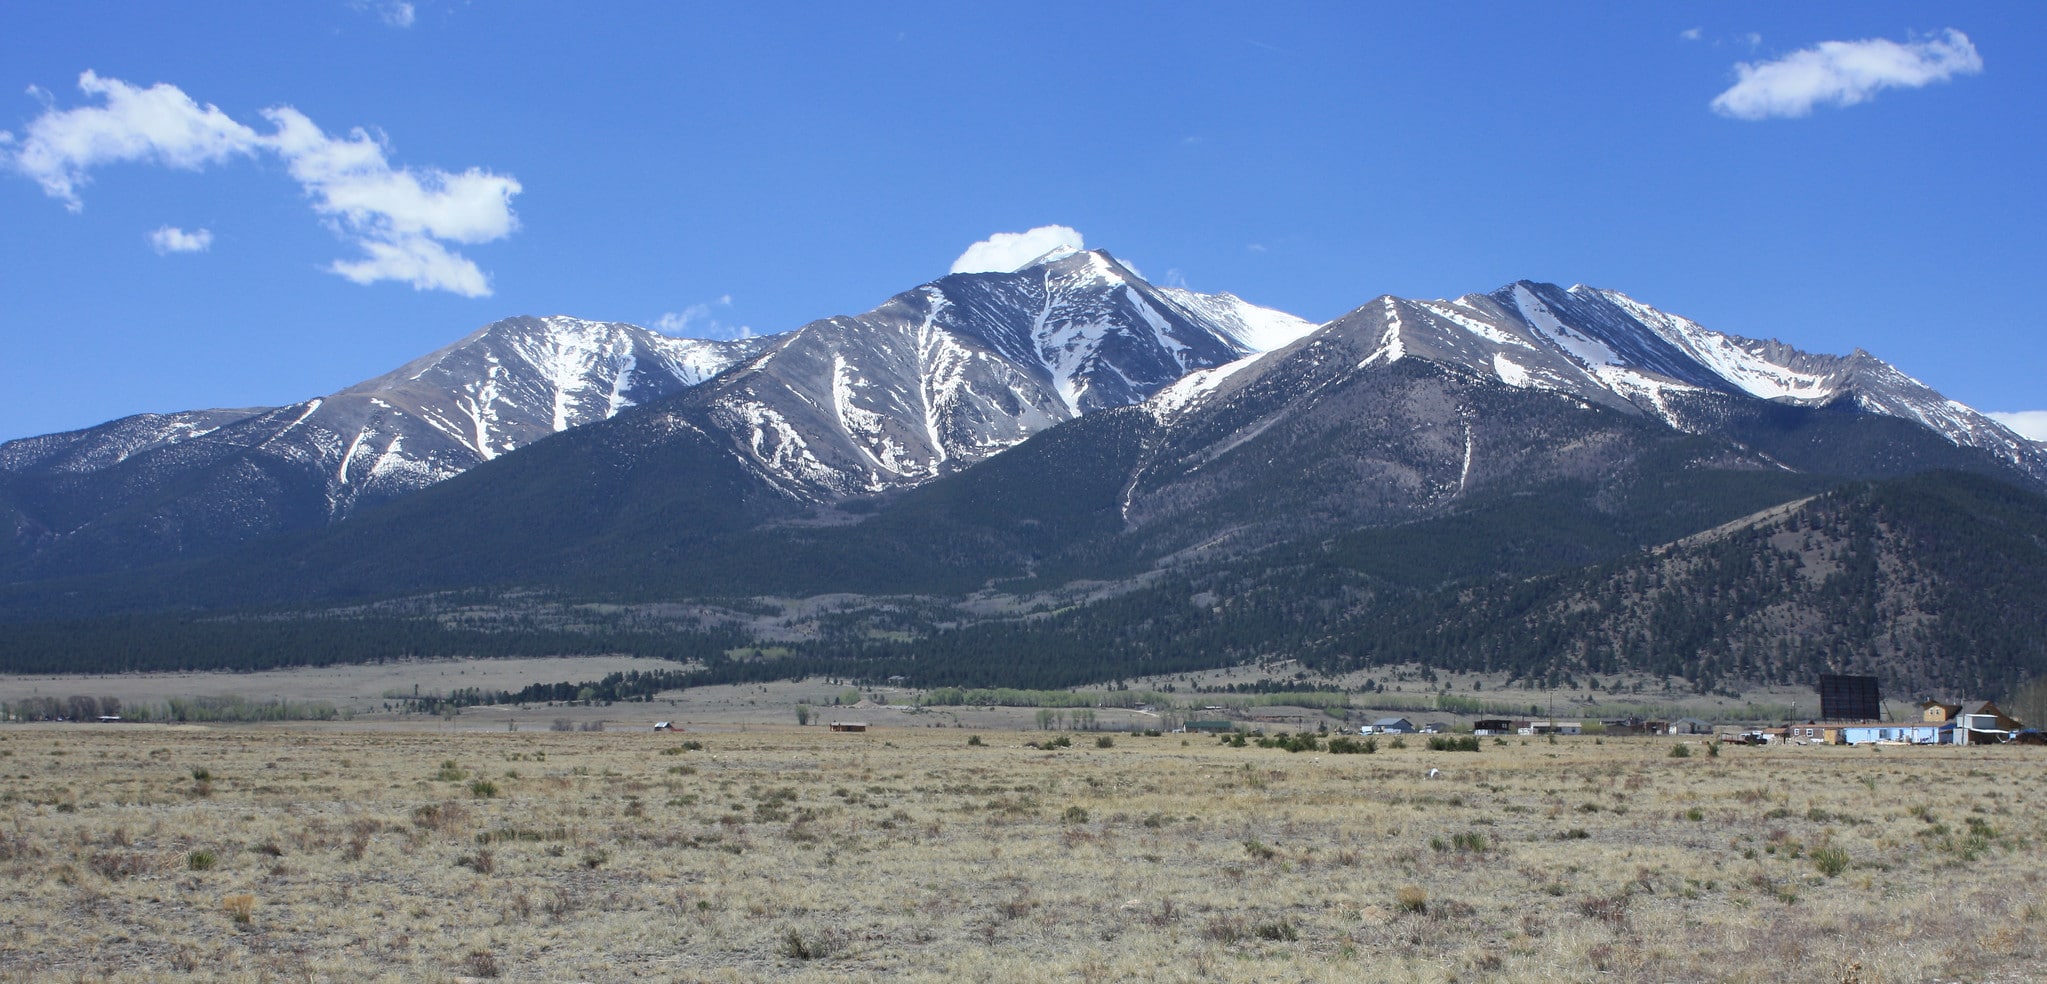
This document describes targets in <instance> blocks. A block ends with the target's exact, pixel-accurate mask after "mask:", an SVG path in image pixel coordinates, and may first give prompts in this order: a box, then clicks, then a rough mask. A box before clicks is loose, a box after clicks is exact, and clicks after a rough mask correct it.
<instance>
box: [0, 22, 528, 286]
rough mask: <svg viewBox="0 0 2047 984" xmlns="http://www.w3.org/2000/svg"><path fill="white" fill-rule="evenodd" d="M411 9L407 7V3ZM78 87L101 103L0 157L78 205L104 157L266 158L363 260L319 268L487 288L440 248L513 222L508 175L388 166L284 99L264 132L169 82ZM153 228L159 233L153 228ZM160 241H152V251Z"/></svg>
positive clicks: (373, 141) (380, 150)
mask: <svg viewBox="0 0 2047 984" xmlns="http://www.w3.org/2000/svg"><path fill="white" fill-rule="evenodd" d="M408 9H409V8H408ZM78 86H79V88H80V89H81V90H83V91H84V92H85V93H86V94H87V95H88V96H98V97H100V98H101V100H102V102H103V105H99V106H86V107H81V108H78V109H70V110H59V109H56V108H55V107H54V106H52V107H49V108H47V109H46V110H45V111H44V113H43V114H42V115H41V116H39V117H37V118H36V119H35V120H34V121H33V122H31V123H30V124H29V127H28V130H27V133H26V135H25V137H24V138H23V139H22V140H20V141H18V144H19V147H18V149H13V148H15V146H16V144H17V141H14V140H12V139H7V140H0V164H4V165H6V166H8V167H11V168H12V169H14V170H16V171H20V172H21V173H23V174H25V175H27V176H28V177H30V178H33V179H35V180H36V181H37V182H38V183H39V184H41V185H42V186H43V191H44V192H45V193H47V194H49V195H50V196H51V197H53V198H60V199H63V200H64V202H65V204H66V206H67V207H69V208H71V209H72V210H73V211H76V210H78V209H79V208H81V207H82V203H81V201H80V199H79V197H78V189H79V187H80V186H81V185H83V184H84V183H85V181H86V178H87V172H88V171H89V170H90V169H92V168H94V167H98V166H101V165H104V164H112V163H125V162H141V163H155V164H162V165H166V166H170V167H182V168H190V169H194V170H196V169H198V168H201V167H204V166H205V165H207V164H213V163H218V162H220V161H223V160H226V159H227V158H229V157H233V156H237V155H245V154H256V153H267V154H274V155H276V156H277V157H278V158H279V159H281V160H283V162H284V163H285V166H286V169H287V170H288V171H289V172H290V173H291V176H292V177H293V178H294V179H296V180H297V181H298V182H299V185H300V187H302V188H304V189H305V192H306V194H307V196H308V197H309V198H311V199H312V202H313V210H314V211H315V212H317V213H319V214H320V215H321V216H322V217H324V218H325V219H326V220H327V221H328V222H329V224H330V225H331V226H332V227H333V228H334V230H335V231H336V233H337V234H339V235H341V236H342V237H343V238H346V239H348V240H350V241H352V242H353V243H354V244H355V245H356V246H358V247H360V248H361V249H362V251H363V253H364V254H365V256H364V258H363V259H359V260H353V261H336V262H335V263H333V264H331V265H330V266H329V267H328V269H329V270H330V271H332V272H334V273H336V274H339V275H341V276H343V277H347V278H348V279H349V280H352V281H354V282H356V283H359V284H369V283H376V282H378V281H382V280H395V281H399V282H402V283H408V284H411V285H412V286H413V287H415V288H417V289H421V290H447V291H453V292H455V293H457V294H462V295H464V296H467V297H481V296H485V295H488V294H489V293H490V283H489V280H488V278H487V277H485V276H484V274H483V271H482V270H481V269H479V268H478V267H477V266H476V264H475V263H473V262H471V261H470V260H469V259H468V258H467V257H464V256H462V255H460V254H458V253H455V252H453V251H451V250H450V249H449V248H448V247H447V245H446V243H465V244H471V243H486V242H490V241H492V240H495V239H501V238H503V237H505V236H508V235H510V234H511V233H512V232H513V231H514V230H516V229H517V228H518V225H519V223H518V219H517V217H516V216H515V215H513V213H512V198H513V196H515V195H517V194H519V192H520V191H521V190H522V189H521V187H520V184H519V182H518V180H517V179H515V178H512V177H509V176H506V175H499V174H492V173H490V172H488V171H484V170H480V169H477V168H470V169H469V170H467V171H463V172H462V173H460V174H453V173H450V172H447V171H442V170H439V169H437V168H423V169H415V168H409V167H394V166H393V165H392V164H391V161H390V159H389V157H388V156H387V155H386V150H387V148H386V147H385V145H384V143H383V142H382V141H381V140H379V139H377V138H375V137H372V136H371V135H370V134H369V133H368V132H367V131H365V130H363V129H362V128H360V127H358V128H356V129H353V130H350V131H349V132H348V135H347V136H345V137H334V136H330V135H329V134H327V133H326V132H325V131H323V130H321V129H320V127H319V126H318V125H316V124H315V123H314V122H313V121H312V120H311V119H309V118H307V117H306V115H305V114H304V113H301V112H299V111H298V110H296V109H293V108H291V107H289V106H277V107H273V108H270V109H266V110H264V111H263V117H264V118H265V119H266V120H268V121H269V122H270V124H271V126H273V127H274V128H275V131H274V132H272V133H269V134H263V133H258V132H257V131H256V130H254V129H252V128H250V127H248V126H245V125H243V124H241V123H239V122H236V121H235V120H233V119H232V118H230V117H229V116H228V115H227V114H225V113H223V112H221V111H220V109H219V108H218V107H215V106H211V105H208V106H204V107H201V106H200V105H199V104H197V103H196V102H194V101H193V100H192V99H191V97H189V96H187V95H185V93H184V92H182V91H180V90H179V89H178V88H177V87H176V86H172V85H166V84H158V85H155V86H152V87H150V88H148V89H139V88H136V87H135V86H131V85H129V84H127V83H125V82H122V81H120V80H118V79H101V78H100V77H99V76H98V75H95V74H94V73H92V72H90V71H88V72H86V73H85V74H84V75H82V76H80V77H79V81H78ZM159 232H161V230H159ZM159 248H161V247H159Z"/></svg>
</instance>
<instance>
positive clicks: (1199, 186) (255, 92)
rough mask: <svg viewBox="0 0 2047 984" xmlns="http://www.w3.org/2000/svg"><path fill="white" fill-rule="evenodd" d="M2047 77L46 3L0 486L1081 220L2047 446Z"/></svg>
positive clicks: (697, 321) (10, 35) (787, 313)
mask: <svg viewBox="0 0 2047 984" xmlns="http://www.w3.org/2000/svg"><path fill="white" fill-rule="evenodd" d="M742 8H743V9H742ZM2043 41H2047V6H2042V5H2036V4H1983V5H1972V4H1955V3H1941V4H1935V3H1880V2H1874V3H1852V4H1850V3H1837V4H1778V3H1771V4H1739V3H1715V4H1704V3H1698V4H1688V3H1660V4H1575V5H1574V4H1519V3H1512V4H1510V3H1499V4H1456V3H1451V4H1398V5H1394V4H1387V5H1360V4H1326V5H1320V4H1257V5H1244V4H1201V3H1173V4H1167V3H1159V4H1146V3H1121V4H1099V3H1097V4H1065V3H1036V4H1021V5H1019V4H1008V5H999V6H998V5H982V4H956V3H940V4H872V5H868V4H814V5H794V4H759V5H738V4H716V5H713V4H702V5H699V4H683V3H664V4H653V3H646V4H628V3H620V4H579V5H571V4H560V3H543V2H519V0H502V2H493V0H474V2H467V3H455V2H440V0H413V2H412V3H410V4H404V3H398V2H395V0H360V2H351V0H303V2H294V3H285V4H280V3H272V2H262V3H232V2H226V0H222V2H210V3H204V4H131V3H92V2H79V0H66V2H44V0H10V2H9V3H7V4H5V5H0V131H5V132H6V133H7V136H6V137H5V138H0V161H4V164H0V352H4V353H5V356H4V358H0V386H4V387H5V392H6V393H7V396H6V398H5V399H4V400H0V439H6V438H12V437H20V436H25V435H29V434H35V433H44V432H49V431H55V430H62V429H69V428H74V427H82V426H88V425H91V424H95V423H98V422H100V421H104V420H108V419H111V418H114V417H118V416H123V415H126V414H130V413H137V412H142V411H150V410H176V409H189V408H196V407H207V406H246V405H269V404H281V403H287V402H292V401H296V400H299V399H304V398H306V397H310V396H315V395H319V394H323V393H327V392H331V391H333V390H336V389H339V388H341V387H343V386H345V385H347V384H349V383H352V382H355V381H357V380H360V379H363V378H367V377H369V376H373V375H377V374H379V373H382V372H385V371H388V370H389V369H392V368H394V367H396V366H398V365H399V364H401V363H403V362H405V361H407V360H408V359H410V358H413V357H415V356H417V355H419V354H421V353H424V352H426V351H429V350H431V349H433V348H437V347H439V346H441V345H445V344H447V343H449V342H451V341H453V340H455V339H456V338H459V337H460V336H462V335H463V334H465V333H467V332H469V331H471V330H473V329H474V328H476V327H478V326H480V325H482V324H485V323H487V322H490V321H493V320H496V319H498V318H501V317H507V316H511V315H516V314H572V315H576V316H580V317H587V318H596V319H605V320H620V321H631V322H635V323H639V324H647V325H654V324H666V325H667V326H669V328H670V329H671V330H674V331H677V332H686V333H699V334H706V333H719V332H737V331H740V330H751V331H752V332H754V333H768V332H775V331H783V330H787V329H790V328H794V327H797V326H798V325H801V324H802V323H804V322H806V321H809V320H811V319H814V318H819V317H826V316H829V315H833V314H840V313H852V312H858V311H863V310H866V309H867V308H870V307H872V306H874V305H875V304H877V303H879V302H880V301H882V300H883V299H885V298H886V297H888V296H889V295H890V294H892V293H895V292H896V291H899V290H902V289H905V288H908V287H911V286H914V285H915V284H918V283H921V282H923V281H926V280H930V279H932V278H935V277H938V276H941V275H943V274H944V273H945V272H946V271H947V270H948V269H949V268H950V266H951V264H952V263H953V261H954V259H955V258H956V257H958V256H959V255H960V254H961V252H962V251H963V250H964V249H966V248H967V247H968V246H969V244H972V243H974V242H976V241H978V240H982V239H985V238H987V237H989V236H990V235H991V234H993V233H997V232H1020V231H1023V230H1026V229H1030V228H1033V227H1037V226H1043V225H1048V224H1053V223H1057V224H1062V225H1066V226H1070V227H1072V228H1074V229H1077V230H1079V231H1080V232H1081V233H1082V234H1083V235H1084V236H1085V237H1086V241H1087V244H1088V245H1089V246H1094V247H1104V248H1107V249H1109V250H1110V251H1112V252H1115V253H1116V254H1117V255H1119V256H1123V257H1126V258H1128V259H1129V260H1131V261H1133V262H1134V263H1135V264H1136V265H1137V266H1138V267H1139V268H1141V269H1142V271H1143V272H1144V273H1145V274H1146V275H1147V276H1149V277H1151V278H1152V279H1154V280H1158V281H1161V282H1175V283H1184V284H1185V285H1187V286H1190V287H1193V288H1195V289H1199V290H1210V291H1219V290H1228V291H1232V292H1235V293H1237V294H1239V295H1241V296H1243V297H1246V298H1248V299H1250V300H1253V301H1256V302H1258V303H1261V304H1266V305H1269V306H1273V307H1278V308H1282V309H1285V310H1288V311H1291V312H1293V313H1295V314H1298V315H1301V316H1303V317H1307V318H1310V319H1314V320H1318V321H1319V320H1326V319H1329V318H1334V317H1336V316H1338V315H1341V314H1343V313H1344V312H1345V311H1348V310H1349V309H1351V308H1353V307H1356V306H1358V305H1360V304H1363V303H1365V302H1366V301H1368V300H1370V299H1371V298H1372V297H1374V296H1376V295H1378V294H1382V293H1394V294H1399V295H1402V296H1421V297H1441V296H1454V295H1457V294H1462V293H1467V292H1471V291H1484V290H1490V289H1492V288H1494V287H1497V286H1499V285H1501V284H1503V283H1506V282H1509V281H1512V280H1516V279H1522V278H1527V279H1535V280H1548V281H1555V282H1559V283H1565V284H1569V283H1579V282H1582V283H1589V284H1593V285H1596V286H1600V287H1608V288H1613V289H1617V290H1622V291H1625V292H1627V293H1629V294H1632V295H1634V296H1635V297H1637V298H1638V299H1640V300H1643V301H1645V302H1648V303H1651V304H1654V305H1656V306H1658V307H1661V308H1664V309H1666V310H1670V311H1674V312H1676V313H1679V314H1683V315H1686V316H1688V317H1691V318H1693V319H1695V320H1697V321H1700V322H1701V323H1703V324H1705V325H1706V326H1708V327H1711V328H1716V329H1719V330H1723V331H1728V332H1733V333H1736V334H1742V335H1749V336H1755V337H1776V338H1781V339H1783V340H1785V341H1787V342H1791V343H1793V344H1795V345H1798V346H1799V347H1802V348H1806V349H1808V350H1813V351H1822V352H1836V353H1841V352H1847V351H1849V350H1851V349H1853V348H1856V347H1862V348H1866V349H1868V350H1870V351H1872V352H1874V353H1875V354H1877V355H1879V356H1881V357H1883V358H1886V359H1888V360H1890V361H1892V362H1894V363H1896V364H1897V365H1899V366H1900V367H1901V368H1903V369H1904V370H1905V371H1907V372H1909V373H1911V374H1913V375H1915V376H1918V377H1919V378H1921V379H1923V380H1925V381H1927V382H1928V383H1931V384H1932V385H1934V386H1936V387H1937V388H1939V389H1941V390H1942V391H1943V392H1945V393H1947V394H1948V395H1949V396H1951V397H1954V398H1956V399H1959V400H1962V401H1963V402H1966V403H1969V404H1971V405H1973V406H1976V407H1979V408H1981V409H1985V410H1993V411H2031V410H2047V384H2043V382H2042V380H2043V379H2047V355H2043V354H2042V348H2043V347H2042V344H2041V341H2042V339H2041V318H2040V315H2039V310H2040V308H2039V305H2038V303H2037V298H2036V294H2037V290H2038V288H2039V286H2040V285H2041V284H2042V283H2043V282H2047V262H2043V261H2047V246H2043V244H2042V235H2041V230H2042V229H2043V228H2047V187H2043V186H2047V181H2043V180H2042V179H2043V177H2047V174H2043V171H2047V167H2043V165H2042V162H2043V161H2047V146H2043V144H2047V131H2043V128H2042V127H2041V126H2040V123H2039V121H2040V120H2042V119H2047V60H2043V59H2041V58H2039V57H2038V51H2039V49H2040V47H2041V45H2042V42H2043ZM1830 42H1857V43H1859V42H1882V43H1880V44H1874V45H1862V44H1847V45H1842V44H1835V45H1833V46H1831V47H1829V46H1828V44H1829V43H1830ZM1744 66H1745V67H1744ZM88 72H90V73H92V74H91V75H90V76H87V75H86V73H88ZM180 100H183V102H180ZM1843 103H1846V104H1843ZM209 107H211V109H209ZM1801 110H1804V112H1803V113H1802V115H1801V114H1800V111H1801ZM358 130H359V131H360V132H358Z"/></svg>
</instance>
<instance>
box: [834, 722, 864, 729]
mask: <svg viewBox="0 0 2047 984" xmlns="http://www.w3.org/2000/svg"><path fill="white" fill-rule="evenodd" d="M832 730H833V731H866V730H867V722H865V721H833V722H832Z"/></svg>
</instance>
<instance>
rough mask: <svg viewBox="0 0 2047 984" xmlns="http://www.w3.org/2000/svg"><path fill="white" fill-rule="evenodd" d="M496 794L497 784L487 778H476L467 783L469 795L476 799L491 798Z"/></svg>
mask: <svg viewBox="0 0 2047 984" xmlns="http://www.w3.org/2000/svg"><path fill="white" fill-rule="evenodd" d="M497 794H498V784H497V783H494V782H492V781H490V780H488V779H478V780H476V781H475V782H472V783H470V784H469V795H471V796H474V797H476V798H477V799H492V798H494V797H496V796H497Z"/></svg>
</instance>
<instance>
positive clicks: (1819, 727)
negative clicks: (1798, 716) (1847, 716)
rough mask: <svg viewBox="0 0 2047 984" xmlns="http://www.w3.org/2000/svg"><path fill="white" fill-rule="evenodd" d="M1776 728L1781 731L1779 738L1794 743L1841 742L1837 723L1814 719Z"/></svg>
mask: <svg viewBox="0 0 2047 984" xmlns="http://www.w3.org/2000/svg"><path fill="white" fill-rule="evenodd" d="M1776 730H1778V731H1779V732H1781V735H1782V737H1781V739H1780V740H1782V741H1788V742H1791V743H1792V744H1795V745H1839V744H1841V726H1840V725H1838V724H1820V723H1818V722H1816V721H1808V722H1806V723H1804V724H1791V725H1786V726H1784V727H1783V728H1780V729H1776Z"/></svg>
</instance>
